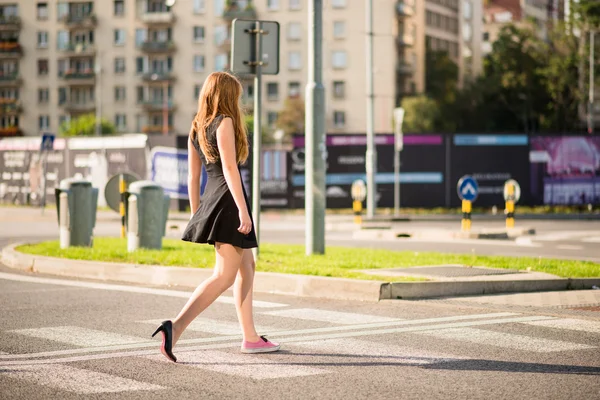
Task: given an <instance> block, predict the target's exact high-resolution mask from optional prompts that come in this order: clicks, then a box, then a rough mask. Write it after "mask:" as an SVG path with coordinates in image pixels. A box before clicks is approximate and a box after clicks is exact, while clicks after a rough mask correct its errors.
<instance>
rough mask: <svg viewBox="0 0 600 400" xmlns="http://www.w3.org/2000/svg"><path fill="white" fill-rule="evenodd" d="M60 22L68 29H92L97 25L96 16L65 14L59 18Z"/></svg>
mask: <svg viewBox="0 0 600 400" xmlns="http://www.w3.org/2000/svg"><path fill="white" fill-rule="evenodd" d="M60 22H62V23H63V24H65V25H66V26H67V27H68V28H70V29H80V28H94V27H95V26H96V24H97V23H98V18H97V17H96V14H87V15H74V14H67V15H65V16H64V17H62V18H60Z"/></svg>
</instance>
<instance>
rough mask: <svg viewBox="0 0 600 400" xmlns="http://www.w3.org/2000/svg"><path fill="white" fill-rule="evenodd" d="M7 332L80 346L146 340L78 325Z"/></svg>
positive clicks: (112, 344)
mask: <svg viewBox="0 0 600 400" xmlns="http://www.w3.org/2000/svg"><path fill="white" fill-rule="evenodd" d="M8 332H11V333H17V334H19V335H26V336H30V337H34V338H39V339H47V340H52V341H55V342H60V343H67V344H72V345H74V346H81V347H95V346H114V345H120V344H131V343H142V342H144V341H146V340H145V339H142V338H138V337H134V336H127V335H121V334H118V333H111V332H104V331H98V330H95V329H87V328H81V327H78V326H52V327H46V328H34V329H15V330H12V331H8Z"/></svg>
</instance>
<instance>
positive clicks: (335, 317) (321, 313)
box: [260, 308, 402, 325]
mask: <svg viewBox="0 0 600 400" xmlns="http://www.w3.org/2000/svg"><path fill="white" fill-rule="evenodd" d="M260 314H262V315H271V316H275V317H285V318H296V319H303V320H309V321H320V322H330V323H333V324H348V325H351V324H368V323H373V322H395V321H401V320H402V319H401V318H388V317H379V316H376V315H366V314H355V313H346V312H339V311H327V310H317V309H314V308H293V309H287V310H277V311H263V312H261V313H260Z"/></svg>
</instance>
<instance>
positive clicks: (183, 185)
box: [150, 146, 188, 199]
mask: <svg viewBox="0 0 600 400" xmlns="http://www.w3.org/2000/svg"><path fill="white" fill-rule="evenodd" d="M150 160H151V171H150V179H151V180H152V181H154V182H156V183H158V184H160V185H161V186H162V187H163V189H164V190H165V194H168V195H170V196H171V198H172V199H187V198H188V187H187V177H188V157H187V151H186V150H178V149H176V148H174V147H162V146H157V147H154V148H153V149H152V151H151V154H150Z"/></svg>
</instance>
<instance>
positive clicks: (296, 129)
mask: <svg viewBox="0 0 600 400" xmlns="http://www.w3.org/2000/svg"><path fill="white" fill-rule="evenodd" d="M304 118H305V105H304V100H303V99H302V98H300V97H289V98H287V99H286V100H285V103H284V105H283V109H282V110H281V111H280V112H279V115H278V116H277V123H276V125H275V126H276V127H277V129H281V130H283V132H284V133H285V136H284V137H285V138H286V139H289V138H290V137H291V136H292V135H293V134H295V133H304Z"/></svg>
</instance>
